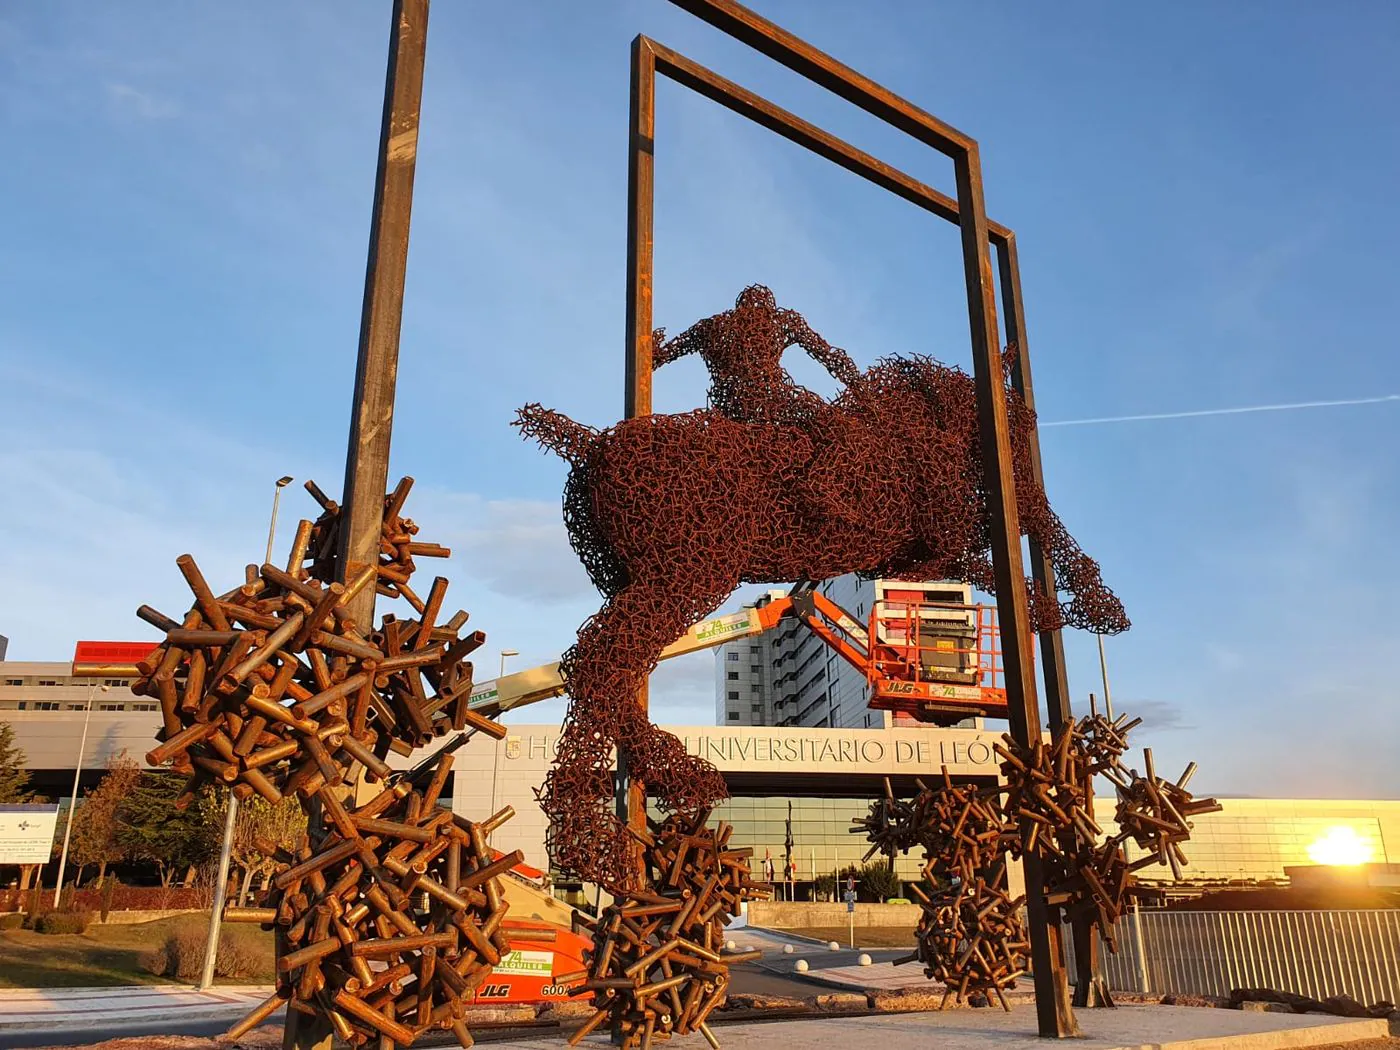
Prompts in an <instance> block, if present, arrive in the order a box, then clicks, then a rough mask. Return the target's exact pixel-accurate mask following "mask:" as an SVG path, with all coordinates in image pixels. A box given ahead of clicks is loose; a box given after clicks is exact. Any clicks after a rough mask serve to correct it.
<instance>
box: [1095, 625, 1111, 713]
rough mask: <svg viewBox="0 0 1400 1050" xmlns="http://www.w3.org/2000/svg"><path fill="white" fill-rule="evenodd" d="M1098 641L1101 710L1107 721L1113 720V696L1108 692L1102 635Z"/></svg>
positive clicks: (1106, 665)
mask: <svg viewBox="0 0 1400 1050" xmlns="http://www.w3.org/2000/svg"><path fill="white" fill-rule="evenodd" d="M1098 639H1099V674H1100V675H1102V676H1103V709H1104V713H1105V714H1106V715H1108V718H1109V721H1110V722H1111V721H1112V720H1113V695H1112V694H1111V693H1110V692H1109V691H1108V661H1107V660H1105V659H1104V655H1103V635H1099V636H1098Z"/></svg>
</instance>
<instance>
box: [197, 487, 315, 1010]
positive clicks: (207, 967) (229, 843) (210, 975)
mask: <svg viewBox="0 0 1400 1050" xmlns="http://www.w3.org/2000/svg"><path fill="white" fill-rule="evenodd" d="M292 481H293V478H292V476H291V475H290V474H288V475H285V476H283V477H280V478H278V479H277V482H276V485H275V487H274V488H273V490H272V520H271V521H269V522H268V524H267V556H266V557H265V558H263V562H264V563H265V564H270V563H271V562H272V541H273V540H274V539H275V538H276V536H277V505H278V504H279V503H280V502H281V500H282V490H283V489H284V488H286V487H287V486H288V485H290V484H291V483H292ZM288 571H290V572H295V571H296V566H290V567H289V569H288ZM237 823H238V796H237V795H235V794H234V793H233V792H232V791H230V792H229V793H228V806H227V807H226V808H225V810H224V841H223V844H222V845H221V846H220V847H219V873H218V874H217V875H216V876H215V881H214V903H213V907H212V908H211V910H210V913H209V937H208V939H207V941H206V943H205V946H204V969H203V970H202V971H201V972H200V978H199V990H200V991H201V992H202V991H204V990H206V989H207V988H209V987H210V986H211V985H213V983H214V957H215V955H216V954H217V953H218V951H219V922H220V920H221V919H222V918H223V913H224V898H225V897H226V896H227V894H228V864H229V858H230V857H231V856H232V854H233V829H234V825H236V824H237Z"/></svg>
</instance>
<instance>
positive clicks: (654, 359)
mask: <svg viewBox="0 0 1400 1050" xmlns="http://www.w3.org/2000/svg"><path fill="white" fill-rule="evenodd" d="M713 325H714V318H713V317H707V318H705V319H704V320H703V321H696V322H695V323H694V324H693V325H691V326H690V327H689V328H687V329H686V330H685V331H684V332H682V333H681V334H680V335H678V336H676V337H675V338H673V339H670V340H667V338H666V329H664V328H658V329H656V331H654V332H652V333H651V367H652V370H653V371H655V370H656V369H658V368H660V367H661V366H662V365H665V364H670V363H671V362H672V361H676V360H679V359H680V358H682V357H684V356H685V355H686V354H694V353H699V351H700V349H701V348H702V347H703V346H705V345H706V344H707V343H708V342H709V341H710V329H711V328H712V327H713Z"/></svg>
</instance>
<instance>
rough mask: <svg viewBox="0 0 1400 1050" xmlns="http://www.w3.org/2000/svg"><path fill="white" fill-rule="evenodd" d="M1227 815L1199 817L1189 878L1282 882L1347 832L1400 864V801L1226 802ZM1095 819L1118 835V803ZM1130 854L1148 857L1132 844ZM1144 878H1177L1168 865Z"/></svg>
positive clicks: (1099, 805) (1190, 846)
mask: <svg viewBox="0 0 1400 1050" xmlns="http://www.w3.org/2000/svg"><path fill="white" fill-rule="evenodd" d="M1221 804H1222V805H1223V806H1224V807H1225V808H1224V810H1223V811H1222V812H1220V813H1208V814H1205V815H1203V816H1198V817H1194V818H1192V824H1193V825H1194V827H1193V828H1192V831H1191V840H1190V841H1189V842H1186V843H1184V844H1183V849H1184V850H1185V852H1186V856H1187V858H1188V859H1189V860H1190V864H1189V865H1187V867H1186V868H1185V869H1184V870H1183V871H1182V875H1183V878H1184V879H1185V880H1186V881H1191V882H1194V881H1211V882H1215V881H1221V880H1224V881H1245V882H1262V881H1268V880H1282V879H1283V878H1284V877H1285V875H1284V868H1285V867H1290V866H1293V865H1307V864H1314V863H1317V861H1316V860H1315V859H1314V858H1313V857H1312V856H1310V855H1309V852H1308V850H1309V847H1311V846H1312V845H1313V844H1314V843H1316V842H1318V840H1320V839H1323V838H1324V837H1326V836H1328V835H1329V834H1331V833H1333V832H1334V829H1339V828H1340V829H1344V831H1345V833H1346V834H1348V835H1349V836H1350V837H1352V838H1353V840H1354V841H1358V842H1360V843H1361V844H1363V847H1364V848H1365V849H1367V850H1368V851H1369V857H1368V859H1369V860H1370V861H1373V862H1376V863H1386V862H1397V861H1400V802H1387V801H1376V802H1366V801H1356V802H1347V801H1332V800H1325V799H1229V798H1226V799H1221ZM1095 811H1096V812H1095V816H1096V818H1097V819H1098V821H1099V824H1100V825H1104V826H1105V827H1104V830H1105V831H1107V832H1108V833H1110V834H1112V833H1114V832H1116V831H1117V826H1116V825H1115V824H1114V823H1113V821H1112V819H1111V814H1112V812H1113V803H1112V802H1111V801H1109V802H1108V803H1107V804H1106V805H1105V803H1104V802H1102V801H1098V802H1096V804H1095ZM1127 852H1128V857H1129V859H1130V860H1131V859H1136V858H1137V857H1140V856H1142V855H1143V854H1142V851H1141V850H1139V849H1137V847H1136V846H1134V845H1133V844H1132V843H1131V842H1129V843H1128V844H1127ZM1140 874H1141V876H1142V877H1143V878H1144V879H1152V880H1167V881H1170V880H1171V869H1170V868H1169V867H1166V866H1162V867H1158V868H1153V867H1149V868H1145V869H1142V870H1141V872H1140Z"/></svg>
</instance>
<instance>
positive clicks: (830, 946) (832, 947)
mask: <svg viewBox="0 0 1400 1050" xmlns="http://www.w3.org/2000/svg"><path fill="white" fill-rule="evenodd" d="M826 950H827V951H829V952H839V951H840V950H841V945H840V944H838V943H837V942H836V941H827V942H826Z"/></svg>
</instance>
